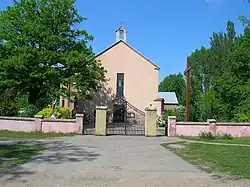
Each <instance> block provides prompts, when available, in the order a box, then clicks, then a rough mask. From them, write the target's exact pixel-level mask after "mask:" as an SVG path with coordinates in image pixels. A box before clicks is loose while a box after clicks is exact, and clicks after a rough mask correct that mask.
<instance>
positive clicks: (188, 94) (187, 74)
mask: <svg viewBox="0 0 250 187" xmlns="http://www.w3.org/2000/svg"><path fill="white" fill-rule="evenodd" d="M190 70H191V64H190V59H189V57H187V69H186V71H185V75H186V79H187V87H186V121H190V83H191V79H190Z"/></svg>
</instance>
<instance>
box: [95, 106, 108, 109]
mask: <svg viewBox="0 0 250 187" xmlns="http://www.w3.org/2000/svg"><path fill="white" fill-rule="evenodd" d="M95 108H96V110H107V109H108V107H107V106H96V107H95Z"/></svg>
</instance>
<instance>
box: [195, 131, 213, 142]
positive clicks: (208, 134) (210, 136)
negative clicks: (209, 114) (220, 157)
mask: <svg viewBox="0 0 250 187" xmlns="http://www.w3.org/2000/svg"><path fill="white" fill-rule="evenodd" d="M199 137H200V138H201V139H204V140H215V139H216V135H215V134H213V133H211V132H206V131H204V132H201V133H200V134H199Z"/></svg>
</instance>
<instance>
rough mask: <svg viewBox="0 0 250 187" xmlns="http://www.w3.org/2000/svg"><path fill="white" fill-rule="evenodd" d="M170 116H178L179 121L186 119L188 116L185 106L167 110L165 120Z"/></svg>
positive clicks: (164, 115)
mask: <svg viewBox="0 0 250 187" xmlns="http://www.w3.org/2000/svg"><path fill="white" fill-rule="evenodd" d="M168 116H176V120H177V121H184V120H185V116H186V112H185V107H183V106H178V107H177V108H176V109H173V110H165V111H164V114H163V120H167V119H168Z"/></svg>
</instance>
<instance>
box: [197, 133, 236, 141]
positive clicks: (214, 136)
mask: <svg viewBox="0 0 250 187" xmlns="http://www.w3.org/2000/svg"><path fill="white" fill-rule="evenodd" d="M199 137H200V139H204V140H215V139H223V140H232V139H233V137H232V135H231V134H227V133H225V134H221V135H220V134H214V133H211V132H205V131H204V132H201V133H200V134H199Z"/></svg>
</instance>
